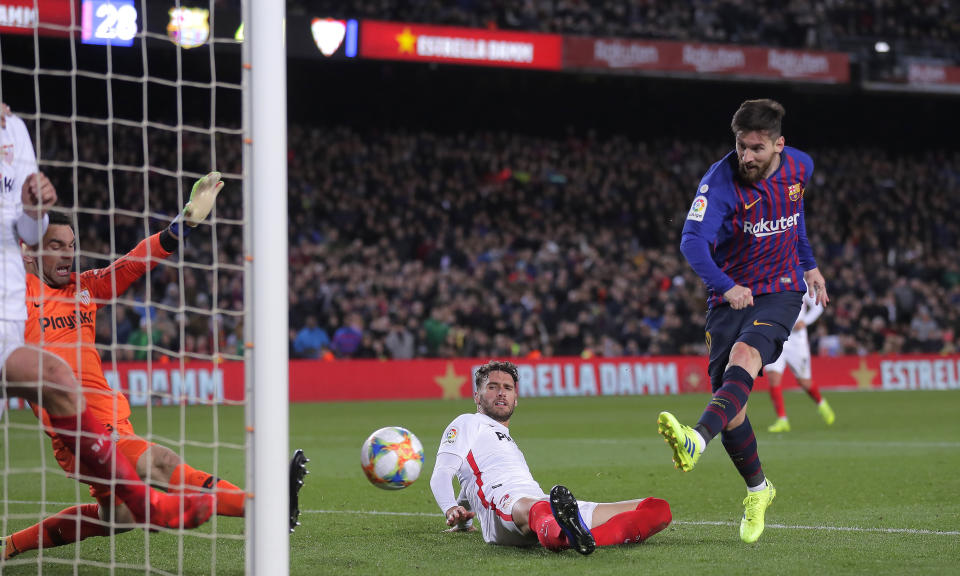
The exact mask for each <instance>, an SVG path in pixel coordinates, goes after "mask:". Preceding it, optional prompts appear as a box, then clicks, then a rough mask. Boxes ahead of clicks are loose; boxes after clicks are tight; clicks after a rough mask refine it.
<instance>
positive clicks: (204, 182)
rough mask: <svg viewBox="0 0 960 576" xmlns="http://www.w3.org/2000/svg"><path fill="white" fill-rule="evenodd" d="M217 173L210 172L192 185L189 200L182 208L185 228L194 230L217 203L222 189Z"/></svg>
mask: <svg viewBox="0 0 960 576" xmlns="http://www.w3.org/2000/svg"><path fill="white" fill-rule="evenodd" d="M220 176H221V174H220V173H219V172H211V173H209V174H207V175H206V176H204V177H203V178H201V179H199V180H197V181H196V182H194V184H193V190H191V191H190V200H189V201H188V202H187V205H186V206H184V207H183V221H184V222H185V223H186V224H187V226H189V227H191V228H196V227H197V225H198V224H200V223H201V222H203V221H204V220H206V219H207V216H208V215H209V214H210V211H211V210H213V205H214V203H215V202H216V201H217V194H219V193H220V189H221V188H223V182H222V181H221V180H220Z"/></svg>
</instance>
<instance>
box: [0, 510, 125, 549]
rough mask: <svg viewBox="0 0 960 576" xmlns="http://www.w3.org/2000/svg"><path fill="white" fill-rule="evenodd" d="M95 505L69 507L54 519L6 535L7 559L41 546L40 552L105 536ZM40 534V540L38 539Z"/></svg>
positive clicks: (104, 528) (106, 532) (105, 528)
mask: <svg viewBox="0 0 960 576" xmlns="http://www.w3.org/2000/svg"><path fill="white" fill-rule="evenodd" d="M99 508H100V506H99V505H97V504H84V505H82V506H72V507H70V508H67V509H65V510H62V511H60V513H59V514H57V515H56V516H51V517H50V518H46V519H44V520H43V521H42V522H41V523H40V524H34V525H33V526H31V527H29V528H25V529H23V530H21V531H19V532H16V533H14V534H11V535H10V538H9V539H8V540H7V547H8V550H7V554H8V556H7V557H8V558H10V557H13V556H16V555H17V554H19V553H21V552H26V551H27V550H36V549H37V548H39V547H40V545H41V542H42V543H43V547H44V548H53V547H54V546H63V545H65V544H72V543H74V542H79V541H81V540H85V539H87V538H89V537H91V536H107V535H108V534H110V530H109V529H108V528H107V527H106V526H104V525H103V524H102V523H101V522H100V515H99V513H98V511H99ZM78 515H79V516H80V531H79V533H78V532H77V516H78ZM41 534H42V537H41Z"/></svg>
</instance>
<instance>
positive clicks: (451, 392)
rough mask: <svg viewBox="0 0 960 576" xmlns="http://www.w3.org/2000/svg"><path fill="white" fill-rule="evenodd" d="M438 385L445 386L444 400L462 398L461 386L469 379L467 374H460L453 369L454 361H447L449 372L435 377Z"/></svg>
mask: <svg viewBox="0 0 960 576" xmlns="http://www.w3.org/2000/svg"><path fill="white" fill-rule="evenodd" d="M433 381H434V382H436V383H437V386H439V387H441V388H443V399H444V400H448V399H450V400H457V399H459V398H461V394H460V387H461V386H463V383H464V382H466V381H467V377H466V376H460V375H458V374H457V371H456V370H454V369H453V362H447V372H446V374H444V375H443V376H437V377H436V378H434V379H433Z"/></svg>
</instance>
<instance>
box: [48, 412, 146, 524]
mask: <svg viewBox="0 0 960 576" xmlns="http://www.w3.org/2000/svg"><path fill="white" fill-rule="evenodd" d="M78 419H79V420H80V428H81V430H83V434H80V435H78V434H77V420H78ZM50 423H51V424H52V425H53V427H54V428H56V429H57V435H58V436H60V438H62V439H63V443H64V445H65V446H66V447H67V449H68V450H70V451H71V452H73V453H74V456H76V457H77V459H78V460H80V462H82V463H83V465H84V466H85V467H86V468H87V469H88V470H89V471H90V472H92V473H93V474H94V475H95V476H97V477H98V478H100V479H101V480H102V481H103V482H104V483H110V479H111V478H112V477H113V468H114V464H115V465H116V479H117V480H118V482H116V483H115V484H114V485H113V491H114V494H116V495H117V497H118V498H120V500H122V501H123V503H124V504H126V505H127V508H129V509H130V512H132V513H133V516H134V518H136V519H137V521H138V522H143V521H144V520H145V519H146V517H147V494H148V493H147V486H146V485H145V484H144V483H143V482H142V481H141V480H140V476H138V475H137V471H136V470H135V469H134V467H133V466H132V465H131V464H130V462H129V461H128V460H127V459H126V457H124V456H123V455H122V454H119V455H118V454H116V451H115V449H114V448H115V446H114V443H113V442H112V441H111V440H110V438H108V437H107V436H106V435H105V434H104V431H105V430H106V429H105V428H104V426H103V424H101V423H100V422H99V421H98V420H97V419H96V417H95V416H94V415H93V413H92V412H91V411H90V409H89V408H86V409H84V411H83V413H81V414H79V415H70V416H54V415H52V414H51V415H50ZM151 492H152V491H151ZM154 523H156V522H154Z"/></svg>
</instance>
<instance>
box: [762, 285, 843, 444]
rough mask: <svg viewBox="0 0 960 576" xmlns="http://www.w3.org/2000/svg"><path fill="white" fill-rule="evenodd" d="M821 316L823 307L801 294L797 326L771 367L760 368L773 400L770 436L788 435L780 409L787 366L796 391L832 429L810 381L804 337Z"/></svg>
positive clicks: (827, 412)
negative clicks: (797, 386)
mask: <svg viewBox="0 0 960 576" xmlns="http://www.w3.org/2000/svg"><path fill="white" fill-rule="evenodd" d="M821 314H823V305H822V304H817V301H816V298H813V297H811V296H810V295H809V294H807V293H806V292H804V294H803V306H802V307H801V308H800V316H799V317H797V322H796V323H795V324H794V325H793V330H792V331H791V332H790V338H789V339H788V340H787V341H786V342H784V343H783V352H781V353H780V357H779V358H777V360H776V361H775V362H774V363H773V364H767V365H766V366H764V367H763V371H764V373H766V375H767V378H768V379H769V380H770V398H771V400H773V409H774V410H775V411H776V412H777V421H776V422H774V423H773V424H772V425H770V427H769V428H768V430H769V431H770V432H789V431H790V420H788V419H787V410H786V408H785V407H784V405H783V388H781V387H780V382H781V380H782V378H783V372H784V368H785V367H787V366H789V367H790V371H791V372H793V375H794V376H795V377H796V378H797V383H798V384H800V387H801V388H803V389H804V390H805V391H806V392H807V394H808V395H810V398H812V399H813V401H814V402H816V403H817V411H818V412H820V416H821V417H822V418H823V421H824V422H826V423H827V426H830V425H832V424H833V421H834V420H835V419H836V417H835V416H834V414H833V409H832V408H830V404H828V403H827V400H826V398H824V397H822V396H821V395H820V390H819V389H818V387H817V385H816V383H815V382H814V381H813V379H812V378H811V371H810V340H809V338H808V337H807V326H809V325H811V324H813V323H814V322H816V320H817V318H819V317H820V315H821Z"/></svg>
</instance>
